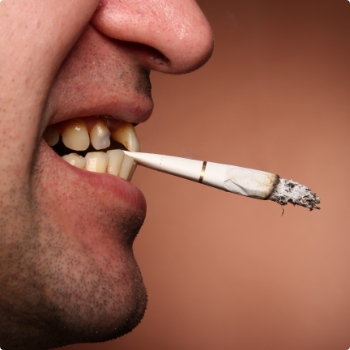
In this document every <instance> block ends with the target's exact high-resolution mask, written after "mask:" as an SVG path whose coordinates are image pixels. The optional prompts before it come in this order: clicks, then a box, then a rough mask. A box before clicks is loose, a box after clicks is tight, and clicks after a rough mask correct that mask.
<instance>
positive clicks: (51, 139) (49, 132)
mask: <svg viewBox="0 0 350 350" xmlns="http://www.w3.org/2000/svg"><path fill="white" fill-rule="evenodd" d="M43 138H44V140H45V141H46V142H47V144H48V145H49V146H51V147H52V146H55V145H56V143H57V142H58V141H59V139H60V134H59V132H58V129H57V128H56V126H54V125H50V126H48V127H47V129H46V130H45V132H44V135H43Z"/></svg>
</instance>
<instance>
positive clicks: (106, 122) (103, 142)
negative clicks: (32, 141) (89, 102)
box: [43, 116, 140, 181]
mask: <svg viewBox="0 0 350 350" xmlns="http://www.w3.org/2000/svg"><path fill="white" fill-rule="evenodd" d="M43 138H44V140H45V141H46V143H47V144H48V145H49V146H51V147H52V148H53V149H54V151H55V152H56V153H57V154H58V155H59V156H61V157H62V159H64V160H65V161H66V162H68V163H69V164H70V165H72V166H74V167H76V168H79V169H84V170H86V171H90V172H94V173H106V174H110V175H114V176H117V177H120V178H122V179H124V180H127V181H130V180H131V178H132V176H133V173H134V171H135V168H136V163H135V162H134V160H133V159H132V158H131V157H129V156H127V155H125V154H124V152H123V151H122V150H123V149H124V150H129V151H132V152H139V151H140V143H139V140H138V138H137V135H136V132H135V129H134V126H133V125H132V124H131V123H129V122H124V121H120V120H116V119H115V118H113V117H110V116H96V117H85V118H74V119H70V120H68V121H65V122H62V123H58V124H54V125H50V126H49V127H48V128H47V129H46V130H45V132H44V135H43ZM72 151H73V152H72Z"/></svg>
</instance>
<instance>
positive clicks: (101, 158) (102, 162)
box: [85, 152, 108, 173]
mask: <svg viewBox="0 0 350 350" xmlns="http://www.w3.org/2000/svg"><path fill="white" fill-rule="evenodd" d="M85 159H86V165H85V169H86V170H88V171H92V172H94V173H105V172H106V169H107V165H108V156H107V154H106V153H104V152H89V153H87V154H86V156H85Z"/></svg>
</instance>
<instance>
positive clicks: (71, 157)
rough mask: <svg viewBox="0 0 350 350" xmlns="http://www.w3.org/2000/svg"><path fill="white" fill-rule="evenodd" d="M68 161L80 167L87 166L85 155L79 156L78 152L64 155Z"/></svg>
mask: <svg viewBox="0 0 350 350" xmlns="http://www.w3.org/2000/svg"><path fill="white" fill-rule="evenodd" d="M62 158H63V159H64V160H65V161H66V162H68V163H69V164H71V165H73V166H75V167H77V168H80V169H84V168H85V164H86V160H85V158H84V157H82V156H79V155H78V154H76V153H71V154H66V155H65V156H63V157H62Z"/></svg>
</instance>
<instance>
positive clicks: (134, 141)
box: [111, 122, 140, 152]
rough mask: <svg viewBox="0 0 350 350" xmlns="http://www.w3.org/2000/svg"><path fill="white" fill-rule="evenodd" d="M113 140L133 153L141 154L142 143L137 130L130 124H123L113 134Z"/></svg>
mask: <svg viewBox="0 0 350 350" xmlns="http://www.w3.org/2000/svg"><path fill="white" fill-rule="evenodd" d="M111 136H112V138H113V139H114V140H115V141H117V142H119V143H121V144H122V145H124V146H125V148H126V149H127V150H129V151H131V152H140V143H139V140H138V138H137V136H136V132H135V129H134V127H133V125H132V124H130V123H126V122H125V123H123V124H122V125H121V126H120V127H119V128H118V129H117V130H115V131H113V132H112V134H111Z"/></svg>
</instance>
